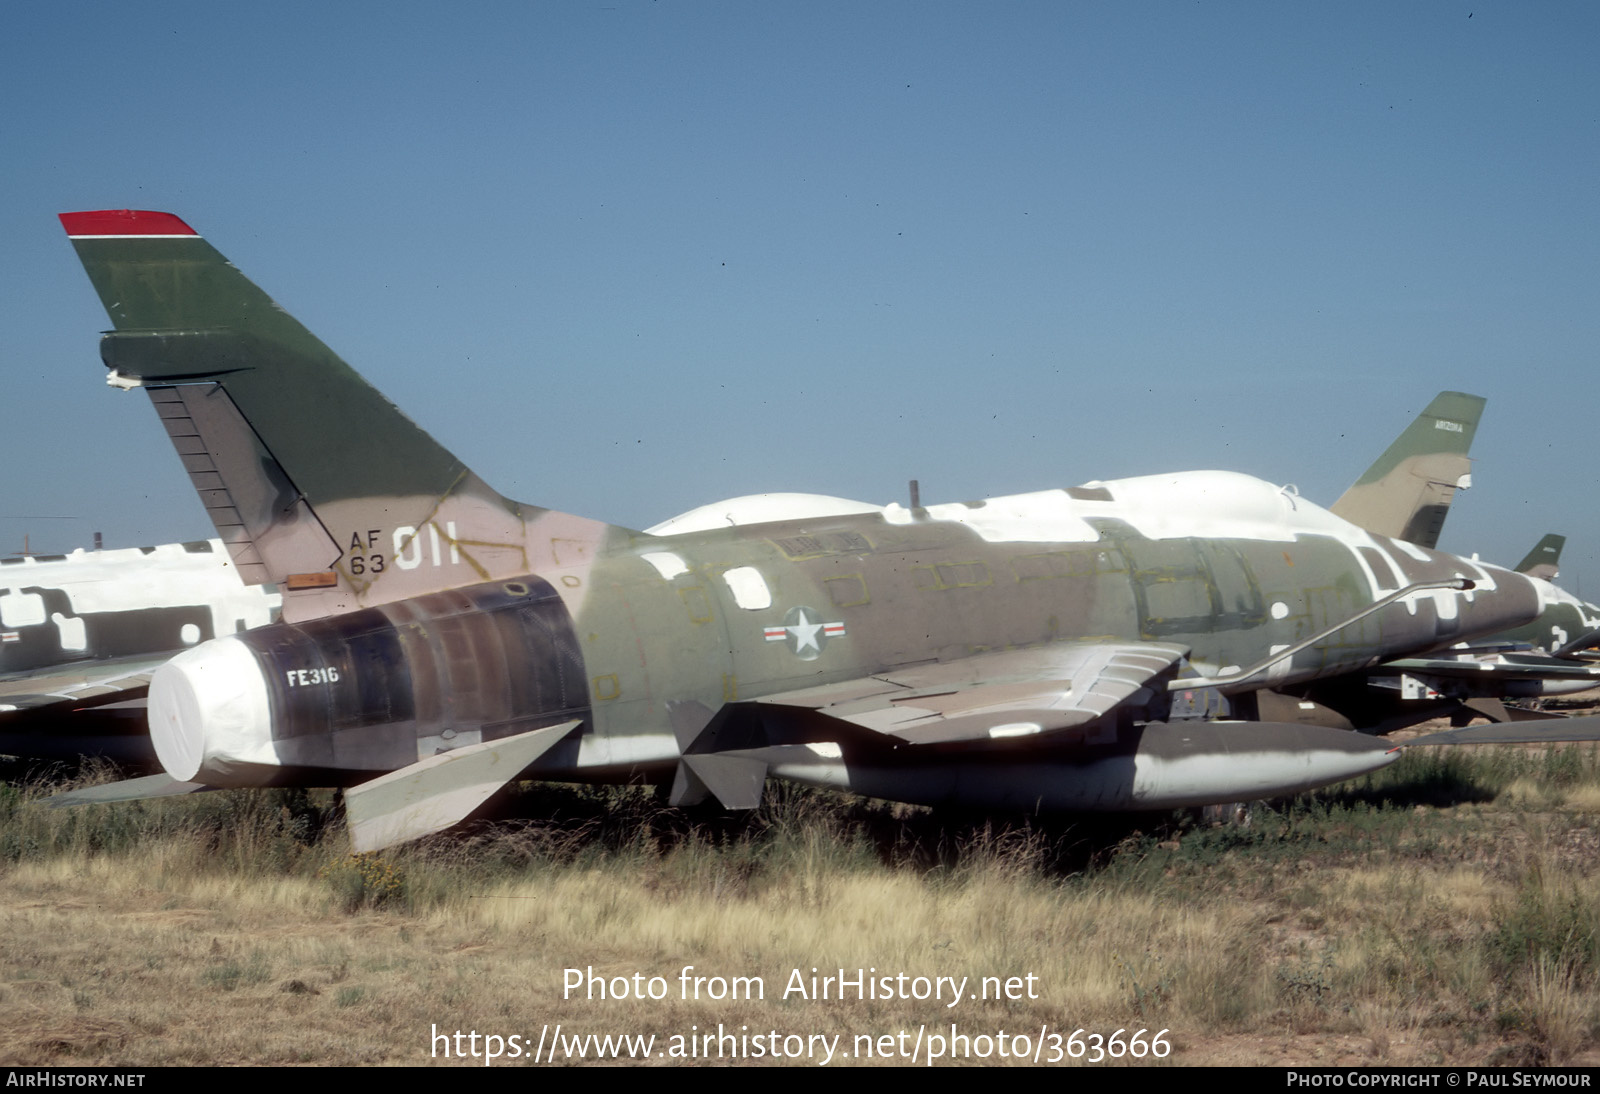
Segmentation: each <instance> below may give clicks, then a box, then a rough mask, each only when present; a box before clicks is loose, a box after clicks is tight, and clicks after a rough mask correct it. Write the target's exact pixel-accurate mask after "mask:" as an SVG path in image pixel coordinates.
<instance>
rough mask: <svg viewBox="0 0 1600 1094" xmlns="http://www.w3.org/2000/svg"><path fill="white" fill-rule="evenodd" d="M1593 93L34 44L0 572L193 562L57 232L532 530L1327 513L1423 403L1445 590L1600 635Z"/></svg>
mask: <svg viewBox="0 0 1600 1094" xmlns="http://www.w3.org/2000/svg"><path fill="white" fill-rule="evenodd" d="M330 9H331V10H330ZM1597 48H1600V7H1596V6H1594V5H1588V4H1559V3H1549V4H1539V5H1512V4H1506V3H1483V2H1480V0H1464V2H1462V3H1416V4H1398V5H1397V4H1392V3H1373V4H1359V3H1358V4H1335V5H1311V4H1292V3H1271V4H1269V3H1253V4H1212V3H1203V4H1193V3H1188V4H1178V3H1171V4H1166V3H1161V4H1156V3H1152V4H1073V3H1017V4H987V3H986V4H976V3H973V4H951V3H930V2H918V3H876V4H859V3H851V4H828V3H814V2H808V3H771V4H757V3H726V4H723V3H704V4H689V3H680V2H675V0H654V2H642V0H606V2H604V3H592V4H591V3H562V4H557V3H544V4H489V3H484V4H466V5H454V6H445V5H437V4H427V5H423V4H407V3H387V4H381V5H380V4H360V3H356V4H342V5H306V4H297V3H285V2H275V3H272V4H251V3H241V4H229V5H220V4H214V3H194V4H187V3H159V2H157V3H146V4H142V5H137V6H127V7H123V8H112V7H111V6H108V5H101V4H74V3H70V2H68V3H61V4H56V5H30V6H26V7H23V8H19V9H17V10H16V11H14V12H12V13H10V15H9V17H8V26H7V34H6V35H5V36H4V38H3V39H0V91H3V93H4V94H3V99H0V102H3V103H4V104H5V105H4V107H3V108H0V149H4V153H3V154H4V170H3V171H0V195H3V197H4V201H3V202H0V231H3V232H4V239H5V244H6V245H5V247H4V249H3V251H0V294H3V299H4V300H6V301H7V303H8V307H7V308H6V311H5V322H4V324H3V327H0V385H3V386H0V393H3V397H0V414H3V419H0V420H3V427H0V431H3V435H4V437H5V438H6V440H7V442H8V443H7V445H6V451H7V453H8V455H9V460H8V466H7V474H6V476H5V485H4V491H3V493H0V551H6V552H9V551H14V550H17V549H19V548H20V547H21V544H22V538H23V535H24V534H27V535H29V537H30V539H31V543H32V545H33V546H34V548H35V549H65V548H70V547H72V546H76V545H79V544H87V543H88V542H89V541H90V540H91V538H92V535H93V532H94V531H96V530H100V531H103V532H104V533H105V535H106V540H107V543H108V545H112V546H125V545H130V544H136V543H147V542H161V541H167V540H173V539H188V538H200V537H203V536H206V535H208V534H210V526H209V523H208V522H207V520H206V518H205V516H204V513H203V512H202V510H201V509H200V506H199V503H198V502H197V501H196V500H195V498H194V496H193V495H192V493H191V492H190V490H189V488H188V486H187V484H186V482H185V480H184V477H183V475H182V474H181V472H180V469H179V466H178V463H177V459H176V457H175V456H174V455H173V454H172V452H171V450H170V448H169V447H168V445H167V442H166V441H165V439H164V437H163V436H162V435H161V433H160V431H159V429H158V428H157V426H156V423H155V419H154V415H153V414H152V412H151V411H150V409H149V407H148V406H147V405H146V404H145V400H144V398H143V396H141V395H139V394H137V393H134V394H124V393H121V392H116V391H113V390H111V389H109V388H106V387H104V386H103V385H102V383H101V378H102V375H103V369H102V367H101V365H100V363H99V360H98V355H97V351H96V337H97V332H98V331H99V330H101V329H102V328H103V327H104V326H105V325H106V319H105V315H104V313H103V312H102V310H101V309H100V307H99V304H98V302H97V300H96V299H95V297H94V295H93V293H92V292H91V290H90V287H89V284H88V281H87V279H86V278H85V277H84V276H83V274H82V272H81V269H80V268H79V266H78V264H77V261H76V259H75V258H74V256H73V253H72V250H71V248H70V246H69V245H68V243H67V241H66V239H65V237H64V235H63V233H62V232H61V229H60V226H59V224H58V223H57V221H56V220H55V214H56V213H58V212H61V211H64V210H75V209H98V208H109V207H116V208H121V207H135V208H147V209H159V210H166V211H170V212H174V213H177V214H178V215H180V216H182V217H184V218H185V219H186V220H188V221H189V222H190V223H191V224H192V225H194V226H195V227H196V229H198V230H199V231H200V232H201V233H202V234H204V235H205V236H206V237H207V238H208V239H210V240H211V242H212V243H213V244H214V245H215V246H217V248H218V249H219V250H221V251H222V252H223V253H224V254H226V255H227V256H228V257H229V258H231V259H232V260H233V261H234V262H235V263H236V264H238V265H239V266H240V267H241V268H242V269H243V270H244V271H245V272H246V274H248V275H249V276H250V277H251V278H252V279H253V280H255V281H256V282H258V283H259V284H260V285H261V286H262V287H263V288H264V289H266V290H267V291H268V292H269V293H271V294H272V295H273V296H274V297H275V298H276V299H277V300H278V301H279V302H280V303H281V304H283V305H284V306H285V307H286V308H288V309H289V310H290V311H291V312H293V313H294V314H295V315H296V316H297V317H298V318H300V319H301V320H302V321H303V322H304V323H305V324H306V325H307V326H308V327H310V328H311V329H312V330H313V331H315V332H317V333H318V334H319V335H320V336H322V338H323V339H324V340H325V341H327V342H328V343H329V344H330V345H331V346H333V347H334V348H335V349H336V350H338V351H339V352H340V353H341V354H342V355H343V356H344V357H345V358H346V359H347V360H349V361H350V362H351V363H352V364H353V365H355V366H356V367H357V368H358V369H360V370H361V371H362V372H363V373H364V374H365V375H366V376H367V377H368V378H369V379H371V380H372V381H373V382H374V383H375V384H376V385H377V386H378V387H380V388H381V389H382V390H383V391H384V392H385V393H386V394H388V395H389V396H390V397H391V398H392V399H394V401H395V402H396V403H397V404H399V406H400V407H401V408H402V409H404V410H406V411H407V412H408V413H409V414H410V415H411V416H412V417H414V418H415V419H416V420H417V421H418V422H419V423H420V424H421V425H423V427H424V428H426V429H428V430H429V431H430V432H431V433H433V434H434V435H435V436H436V437H437V438H439V440H441V441H442V442H443V443H444V444H445V445H447V446H448V447H450V448H452V449H453V450H454V451H456V452H457V453H458V454H459V455H460V456H461V457H462V458H463V459H465V460H466V461H467V462H468V463H469V464H470V465H472V466H473V468H474V469H475V470H477V471H478V472H479V473H480V474H481V475H483V477H484V478H485V479H487V480H488V481H489V482H490V483H491V484H492V485H494V486H496V487H497V488H499V489H500V490H502V491H503V492H505V493H508V494H510V495H512V496H515V497H517V498H520V499H522V500H525V501H530V502H536V503H538V504H542V505H549V506H554V507H556V508H560V509H565V510H569V511H573V512H578V513H582V514H585V515H588V516H593V517H598V518H602V519H605V520H610V521H614V522H617V523H621V524H628V525H632V526H635V527H642V526H645V525H649V524H652V523H655V522H657V521H659V520H662V519H664V518H666V517H668V516H670V515H672V514H674V513H677V512H680V511H682V510H685V509H689V508H691V507H693V506H696V505H699V504H701V503H704V502H707V501H712V500H715V499H717V498H722V497H728V496H732V495H736V494H746V493H761V492H767V491H774V490H802V491H813V492H819V493H832V494H840V495H844V496H846V497H854V498H860V499H863V500H868V501H875V502H886V501H891V500H898V499H902V498H903V497H904V495H905V489H906V487H905V484H906V480H907V479H909V478H912V477H916V478H918V479H920V480H921V482H922V489H923V497H924V500H927V501H949V500H960V499H967V498H976V497H983V496H993V495H997V494H1007V493H1016V492H1020V491H1026V490H1036V489H1043V488H1046V487H1052V486H1064V485H1070V484H1073V483H1078V482H1083V481H1087V480H1090V479H1098V478H1116V477H1122V476H1128V475H1137V474H1145V473H1153V472H1161V471H1170V470H1180V469H1199V468H1226V469H1230V470H1237V471H1244V472H1248V473H1250V474H1254V475H1259V476H1261V477H1262V478H1266V479H1271V480H1273V481H1275V482H1293V483H1296V484H1297V485H1298V486H1299V488H1300V490H1301V492H1302V493H1303V494H1305V495H1306V496H1308V497H1311V498H1313V499H1314V500H1317V501H1319V502H1322V503H1323V504H1329V503H1331V502H1332V501H1333V500H1334V499H1335V498H1336V497H1337V496H1338V495H1339V494H1340V493H1341V492H1342V491H1343V489H1344V488H1345V487H1346V486H1347V485H1348V484H1349V483H1350V482H1351V481H1353V480H1354V478H1355V477H1356V476H1357V475H1358V474H1359V473H1360V471H1361V470H1362V469H1363V468H1364V467H1365V466H1366V465H1367V464H1368V463H1370V462H1371V461H1372V460H1373V459H1374V458H1376V456H1377V455H1378V453H1379V452H1381V451H1382V449H1383V448H1384V447H1385V446H1386V445H1387V444H1388V442H1389V441H1390V440H1391V439H1392V438H1393V437H1394V436H1395V435H1396V434H1398V433H1399V431H1400V430H1401V429H1402V428H1404V426H1405V425H1406V423H1407V422H1408V421H1409V420H1410V419H1411V417H1412V416H1413V415H1414V414H1415V413H1416V412H1417V411H1418V410H1420V409H1421V408H1422V406H1424V405H1425V404H1426V403H1427V402H1428V400H1429V399H1430V398H1432V396H1433V395H1434V393H1435V392H1437V391H1439V390H1441V389H1446V388H1451V389H1457V390H1464V391H1470V392H1474V393H1477V394H1480V395H1484V396H1487V397H1488V399H1489V405H1488V410H1487V412H1486V415H1485V418H1484V422H1483V425H1482V427H1481V429H1480V430H1479V434H1478V440H1477V444H1476V446H1475V448H1474V456H1475V457H1477V460H1478V463H1477V466H1476V468H1475V471H1474V478H1475V482H1476V486H1475V488H1474V489H1473V490H1471V491H1469V492H1468V493H1467V494H1465V495H1463V496H1462V497H1461V498H1459V499H1458V501H1457V505H1456V508H1455V510H1454V512H1453V513H1452V515H1451V518H1450V523H1449V524H1448V525H1447V527H1446V529H1445V534H1444V538H1443V541H1442V542H1441V546H1443V547H1445V548H1446V549H1450V550H1455V551H1458V552H1461V553H1472V552H1474V551H1476V552H1479V553H1481V554H1482V555H1483V557H1485V558H1487V559H1490V560H1493V561H1500V562H1505V563H1512V562H1515V561H1516V560H1517V559H1518V558H1520V557H1521V555H1522V554H1523V552H1524V551H1526V549H1527V548H1528V547H1530V546H1531V545H1532V544H1533V542H1534V541H1535V540H1536V539H1537V538H1538V536H1539V535H1540V534H1542V533H1543V532H1546V531H1560V532H1564V533H1565V534H1567V535H1568V536H1569V537H1571V540H1572V542H1571V543H1569V546H1568V550H1567V558H1566V567H1565V573H1564V581H1563V583H1564V584H1567V585H1568V586H1569V587H1572V588H1574V589H1575V590H1576V591H1579V592H1584V593H1586V595H1588V596H1590V597H1591V598H1593V597H1595V596H1600V568H1597V563H1600V513H1597V512H1596V505H1595V502H1596V500H1597V498H1600V491H1597V490H1596V480H1597V477H1600V475H1597V472H1596V463H1595V460H1594V458H1593V454H1592V452H1591V423H1593V422H1594V421H1595V417H1596V416H1595V410H1596V407H1597V403H1600V393H1597V392H1596V391H1595V390H1594V388H1593V385H1592V383H1591V378H1592V377H1593V375H1594V372H1595V369H1594V363H1595V355H1596V347H1597V346H1600V306H1597V305H1600V300H1597V287H1600V276H1597V275H1600V246H1597V244H1600V238H1597V237H1600V232H1597V227H1600V214H1597V212H1596V208H1595V205H1596V200H1595V199H1596V192H1597V187H1596V182H1597V178H1600V171H1597V168H1600V65H1596V64H1595V62H1594V57H1595V55H1596V51H1597ZM374 458H382V454H381V453H375V454H374Z"/></svg>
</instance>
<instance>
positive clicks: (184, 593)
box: [0, 540, 278, 765]
mask: <svg viewBox="0 0 1600 1094" xmlns="http://www.w3.org/2000/svg"><path fill="white" fill-rule="evenodd" d="M277 602H278V595H277V592H276V591H275V590H273V589H272V588H270V587H262V586H253V587H252V586H247V585H245V584H243V583H242V582H241V581H240V580H239V575H238V573H237V571H236V570H235V569H234V566H233V562H232V560H231V559H230V558H229V557H228V554H227V552H226V551H224V550H223V549H222V544H221V543H220V542H218V541H216V540H209V541H207V540H201V541H199V542H196V543H169V544H165V545H163V546H160V547H139V548H132V549H127V550H112V551H101V550H95V551H84V550H77V551H73V552H72V553H71V554H65V555H24V556H21V557H17V558H6V559H0V753H4V754H7V755H14V756H21V757H25V758H28V759H52V760H67V759H74V758H76V757H78V756H85V755H88V756H104V757H107V758H109V759H113V760H116V761H118V762H120V763H124V764H133V765H139V764H153V763H154V761H155V753H154V752H153V751H152V749H151V746H150V737H149V734H148V733H147V732H146V730H145V718H144V709H143V703H142V702H141V700H143V698H144V695H145V691H146V689H147V688H148V687H149V683H150V674H151V673H153V672H154V671H155V670H156V668H157V667H158V666H160V665H161V664H162V663H163V662H165V661H166V660H167V659H168V658H169V657H171V656H172V655H173V654H174V653H177V652H178V651H179V650H183V649H187V648H189V647H191V646H195V645H197V644H199V643H201V642H204V641H206V640H208V639H211V638H215V637H216V636H218V635H221V634H231V633H233V632H234V631H238V630H244V629H246V628H248V627H258V626H261V625H262V624H265V623H269V622H271V621H272V619H273V618H274V615H275V612H276V609H277Z"/></svg>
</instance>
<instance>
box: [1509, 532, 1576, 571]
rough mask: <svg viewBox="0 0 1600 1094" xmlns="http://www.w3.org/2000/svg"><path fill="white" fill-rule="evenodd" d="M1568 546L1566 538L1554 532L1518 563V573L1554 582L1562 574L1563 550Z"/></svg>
mask: <svg viewBox="0 0 1600 1094" xmlns="http://www.w3.org/2000/svg"><path fill="white" fill-rule="evenodd" d="M1566 545H1567V537H1566V536H1558V535H1556V534H1555V533H1554V532H1551V533H1549V534H1547V535H1546V536H1545V537H1544V538H1543V539H1541V540H1540V541H1539V542H1538V543H1536V544H1535V545H1534V548H1533V550H1531V551H1529V552H1528V553H1527V555H1525V556H1524V557H1523V559H1522V561H1521V562H1519V563H1517V566H1516V570H1517V573H1519V574H1527V575H1528V576H1529V577H1537V578H1542V579H1543V580H1545V581H1554V580H1555V579H1556V576H1557V575H1558V574H1559V573H1560V572H1561V548H1563V547H1565V546H1566Z"/></svg>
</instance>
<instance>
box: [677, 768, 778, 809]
mask: <svg viewBox="0 0 1600 1094" xmlns="http://www.w3.org/2000/svg"><path fill="white" fill-rule="evenodd" d="M766 784H767V764H766V761H764V760H758V759H753V758H750V757H747V756H685V757H683V759H682V760H681V761H679V763H678V773H677V774H676V775H675V776H673V779H672V797H671V798H670V799H668V801H669V804H671V805H674V806H682V805H699V804H700V803H701V802H703V801H705V800H706V798H707V797H713V798H716V799H717V801H718V802H720V803H721V805H722V807H723V808H724V809H754V808H756V807H757V806H759V805H760V804H761V794H762V791H763V790H765V788H766Z"/></svg>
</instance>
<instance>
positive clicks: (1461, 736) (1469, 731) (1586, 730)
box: [1395, 714, 1600, 749]
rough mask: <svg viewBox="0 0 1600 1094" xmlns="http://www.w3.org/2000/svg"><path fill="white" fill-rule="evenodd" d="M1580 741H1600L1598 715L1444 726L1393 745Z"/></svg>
mask: <svg viewBox="0 0 1600 1094" xmlns="http://www.w3.org/2000/svg"><path fill="white" fill-rule="evenodd" d="M1581 741H1600V715H1596V714H1586V715H1583V716H1581V717H1577V718H1556V719H1552V720H1550V721H1541V722H1515V723H1511V724H1498V723H1497V724H1494V725H1486V726H1466V727H1464V728H1462V729H1446V730H1443V731H1441V732H1439V733H1430V734H1428V735H1427V736H1425V737H1416V738H1413V739H1412V740H1409V741H1403V742H1401V743H1400V744H1398V745H1396V746H1395V748H1396V749H1401V748H1415V747H1417V746H1419V745H1525V744H1568V743H1573V742H1581Z"/></svg>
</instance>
